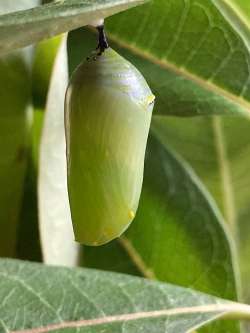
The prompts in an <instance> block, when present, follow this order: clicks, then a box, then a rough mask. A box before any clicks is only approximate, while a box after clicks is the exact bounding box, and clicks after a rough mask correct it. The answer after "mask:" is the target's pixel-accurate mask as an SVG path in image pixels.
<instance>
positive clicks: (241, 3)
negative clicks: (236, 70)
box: [213, 0, 250, 50]
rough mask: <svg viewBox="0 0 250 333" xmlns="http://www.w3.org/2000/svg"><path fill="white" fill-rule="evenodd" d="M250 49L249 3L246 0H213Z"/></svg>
mask: <svg viewBox="0 0 250 333" xmlns="http://www.w3.org/2000/svg"><path fill="white" fill-rule="evenodd" d="M213 2H214V3H215V5H216V6H217V7H218V8H219V9H220V10H221V12H222V13H223V15H224V16H225V17H226V18H227V19H228V21H229V22H230V24H231V25H232V26H233V27H234V28H235V30H236V31H237V32H238V33H239V34H240V36H241V37H242V38H243V40H244V41H245V43H246V45H247V47H248V49H249V50H250V3H249V1H248V0H213Z"/></svg>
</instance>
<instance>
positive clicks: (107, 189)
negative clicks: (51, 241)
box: [65, 48, 154, 245]
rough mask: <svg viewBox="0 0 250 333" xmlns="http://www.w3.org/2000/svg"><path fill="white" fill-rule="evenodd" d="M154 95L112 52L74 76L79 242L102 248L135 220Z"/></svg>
mask: <svg viewBox="0 0 250 333" xmlns="http://www.w3.org/2000/svg"><path fill="white" fill-rule="evenodd" d="M153 104H154V96H153V94H152V92H151V90H150V88H149V86H148V84H147V82H146V81H145V79H144V78H143V76H142V75H141V74H140V72H139V71H138V70H137V69H136V68H135V67H134V66H133V65H132V64H130V63H129V62H128V61H126V60H125V59H124V58H122V57H121V56H120V55H118V54H117V53H116V52H115V51H114V50H112V49H111V48H109V49H107V50H105V52H104V53H103V54H102V55H100V56H96V57H92V58H90V59H89V60H86V61H85V62H83V63H82V64H81V65H80V66H78V68H77V69H76V70H75V72H74V73H73V76H72V78H71V81H70V83H69V86H68V89H67V93H66V99H65V131H66V142H67V168H68V192H69V201H70V207H71V216H72V222H73V228H74V233H75V238H76V240H77V241H78V242H80V243H83V244H86V245H101V244H104V243H107V242H109V241H111V240H112V239H114V238H116V237H119V236H120V235H121V234H122V233H123V232H124V231H125V230H126V229H127V228H128V226H129V224H130V223H131V222H132V220H133V219H134V217H135V214H136V211H137V207H138V203H139V198H140V194H141V188H142V181H143V169H144V157H145V150H146V143H147V138H148V133H149V127H150V122H151V116H152V110H153Z"/></svg>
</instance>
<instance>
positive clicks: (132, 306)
mask: <svg viewBox="0 0 250 333" xmlns="http://www.w3.org/2000/svg"><path fill="white" fill-rule="evenodd" d="M0 295H1V300H2V302H1V305H0V328H1V332H3V333H7V332H10V331H11V332H23V333H24V332H25V333H32V332H41V333H43V332H50V331H56V332H58V333H59V332H65V330H67V332H70V333H75V332H81V333H83V332H88V333H97V332H98V333H100V332H104V331H107V332H109V333H112V332H114V333H117V332H120V331H122V332H124V333H126V332H129V333H133V332H135V333H138V332H139V331H141V332H150V333H154V332H155V333H159V332H168V333H176V332H178V333H188V332H191V331H193V330H194V329H197V328H199V327H201V326H203V325H205V324H207V323H208V322H210V321H212V320H215V319H218V318H221V317H225V316H230V317H231V318H244V317H245V318H250V307H249V306H247V305H243V304H237V303H233V302H229V301H226V300H222V299H219V298H216V297H212V296H209V295H206V294H202V293H199V292H195V291H192V290H190V289H184V288H180V287H176V286H174V285H170V284H163V283H159V282H151V281H149V280H144V279H139V278H135V277H130V276H126V275H119V274H115V273H113V274H112V273H104V272H99V271H95V270H86V269H85V270H84V269H68V268H58V267H57V268H56V267H46V266H43V265H39V264H30V263H28V262H18V261H10V260H1V261H0Z"/></svg>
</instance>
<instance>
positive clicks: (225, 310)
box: [10, 302, 250, 333]
mask: <svg viewBox="0 0 250 333" xmlns="http://www.w3.org/2000/svg"><path fill="white" fill-rule="evenodd" d="M196 313H197V314H202V313H205V314H206V313H214V314H215V316H216V318H218V317H221V316H223V315H228V314H230V315H231V316H232V317H231V318H233V317H234V316H235V317H236V318H239V317H240V318H241V317H244V318H248V319H250V306H249V305H245V304H240V303H233V302H231V303H227V304H207V305H201V306H191V307H183V308H174V309H167V310H156V311H145V312H137V313H127V314H122V315H115V316H107V317H101V318H94V319H86V320H77V321H68V322H63V323H58V324H51V325H48V326H44V327H37V328H32V329H26V330H19V331H11V332H10V333H46V332H50V331H54V330H58V329H65V328H81V327H91V326H97V325H104V324H111V323H117V322H128V321H134V320H139V319H147V318H159V317H166V316H179V315H188V314H196Z"/></svg>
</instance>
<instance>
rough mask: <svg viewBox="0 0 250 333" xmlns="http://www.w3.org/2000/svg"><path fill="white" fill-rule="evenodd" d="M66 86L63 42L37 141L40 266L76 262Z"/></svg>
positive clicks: (66, 73) (64, 43)
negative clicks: (69, 191) (68, 182)
mask: <svg viewBox="0 0 250 333" xmlns="http://www.w3.org/2000/svg"><path fill="white" fill-rule="evenodd" d="M67 84H68V65H67V49H66V39H65V38H63V40H62V42H61V45H60V48H59V51H58V54H57V57H56V60H55V64H54V68H53V74H52V78H51V82H50V89H49V93H48V100H47V107H46V114H45V119H44V127H43V131H42V138H41V148H40V161H39V176H38V177H39V179H38V195H39V224H40V234H41V246H42V253H43V258H44V262H45V263H49V264H61V265H68V266H69V265H70V266H74V265H76V264H77V261H78V245H77V243H76V242H75V241H74V236H73V229H72V223H71V215H70V208H69V200H68V193H67V170H66V154H65V150H66V144H65V133H64V96H65V91H66V87H67Z"/></svg>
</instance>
